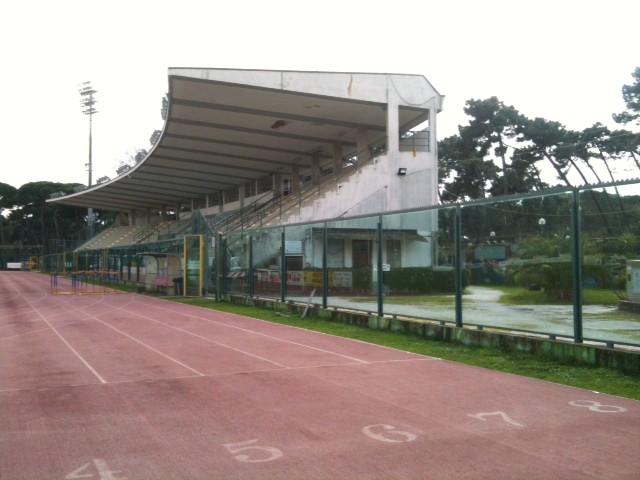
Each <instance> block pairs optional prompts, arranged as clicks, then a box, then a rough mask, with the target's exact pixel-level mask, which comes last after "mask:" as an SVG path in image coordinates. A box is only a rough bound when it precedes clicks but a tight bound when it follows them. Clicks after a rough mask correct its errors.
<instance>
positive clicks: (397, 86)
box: [49, 68, 444, 292]
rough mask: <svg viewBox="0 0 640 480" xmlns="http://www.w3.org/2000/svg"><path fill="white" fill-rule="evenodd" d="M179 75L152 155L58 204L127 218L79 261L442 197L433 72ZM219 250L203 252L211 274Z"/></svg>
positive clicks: (438, 102)
mask: <svg viewBox="0 0 640 480" xmlns="http://www.w3.org/2000/svg"><path fill="white" fill-rule="evenodd" d="M168 80H169V93H168V109H167V113H166V121H165V124H164V127H163V130H162V133H161V135H160V137H159V139H158V140H157V142H156V144H155V145H154V147H153V149H152V150H151V151H150V152H149V154H148V155H147V156H146V158H144V160H142V161H141V162H139V163H138V164H137V165H136V166H134V167H133V168H131V169H129V170H127V171H126V172H123V173H122V174H121V175H119V176H118V177H116V178H114V179H112V180H109V181H106V182H103V183H101V184H99V185H95V186H92V187H90V188H88V189H86V190H83V191H80V192H77V193H74V194H72V195H67V196H62V197H57V198H52V199H50V200H49V202H52V203H61V204H66V205H74V206H79V207H85V208H86V207H91V208H94V209H101V210H103V211H109V212H114V213H115V214H116V215H117V220H116V225H117V226H114V227H111V228H109V229H107V230H106V231H104V232H102V233H100V234H99V235H97V236H96V237H94V238H93V239H90V240H89V241H88V242H86V243H85V244H84V245H82V246H81V247H80V248H78V249H77V250H76V252H77V253H80V252H83V251H90V250H104V249H114V248H115V249H117V248H124V247H126V246H129V248H130V250H131V249H132V248H133V249H134V250H135V251H136V252H137V251H138V248H137V247H135V246H136V245H140V244H148V245H155V246H152V247H148V249H147V250H149V249H150V250H149V253H153V254H157V253H162V252H161V250H162V247H161V246H159V245H156V244H158V242H163V241H174V240H176V239H182V238H185V236H189V235H203V236H204V239H203V242H205V244H207V245H209V246H212V245H213V244H214V243H215V240H209V239H210V238H215V237H216V236H217V235H219V234H221V233H227V232H236V231H244V230H248V229H251V228H256V227H264V226H277V225H289V224H293V223H299V222H306V221H311V220H314V221H315V220H319V219H332V218H346V217H354V216H358V215H364V214H371V213H376V212H385V211H391V210H399V209H408V208H418V207H426V206H430V205H434V204H435V203H436V201H437V148H436V145H437V142H436V135H435V132H436V116H437V113H438V112H439V111H441V108H442V103H443V98H444V97H443V96H442V95H440V94H439V93H438V92H437V91H436V90H435V89H434V88H433V86H432V85H431V84H430V83H429V82H428V80H427V79H426V78H424V77H423V76H419V75H406V74H379V73H337V72H301V71H265V70H232V69H192V68H171V69H169V79H168ZM204 250H207V249H204ZM183 255H184V254H183ZM213 255H214V253H213V251H212V250H211V248H210V249H208V251H204V253H203V257H204V258H201V259H200V260H201V262H202V267H201V269H204V268H205V267H204V265H208V268H213V260H212V258H210V257H212V256H213ZM67 263H68V262H67ZM187 264H188V260H187V259H185V258H183V260H182V268H186V267H185V265H187ZM104 267H106V266H103V268H104ZM174 273H175V274H176V275H177V274H178V273H179V272H174ZM183 273H184V272H183ZM206 290H207V289H206V287H204V288H199V289H197V291H199V292H204V291H206Z"/></svg>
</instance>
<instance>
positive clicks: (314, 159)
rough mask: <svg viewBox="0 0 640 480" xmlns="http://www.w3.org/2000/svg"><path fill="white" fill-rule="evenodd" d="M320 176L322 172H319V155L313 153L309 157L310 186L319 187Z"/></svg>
mask: <svg viewBox="0 0 640 480" xmlns="http://www.w3.org/2000/svg"><path fill="white" fill-rule="evenodd" d="M321 175H322V172H321V171H320V155H319V154H318V153H314V154H313V155H312V156H311V184H312V185H319V184H320V176H321Z"/></svg>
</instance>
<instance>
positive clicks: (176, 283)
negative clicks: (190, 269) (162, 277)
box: [173, 277, 184, 295]
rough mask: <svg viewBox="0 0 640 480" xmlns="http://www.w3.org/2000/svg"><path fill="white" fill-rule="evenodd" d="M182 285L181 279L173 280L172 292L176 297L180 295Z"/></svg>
mask: <svg viewBox="0 0 640 480" xmlns="http://www.w3.org/2000/svg"><path fill="white" fill-rule="evenodd" d="M183 283H184V282H183V280H182V277H176V278H174V279H173V290H174V291H175V292H176V295H182V286H183Z"/></svg>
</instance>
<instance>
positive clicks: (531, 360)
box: [178, 297, 640, 400]
mask: <svg viewBox="0 0 640 480" xmlns="http://www.w3.org/2000/svg"><path fill="white" fill-rule="evenodd" d="M420 298H422V297H420ZM178 301H180V302H181V303H186V304H189V305H195V306H199V307H204V308H210V309H214V310H219V311H223V312H229V313H234V314H238V315H244V316H247V317H252V318H258V319H261V320H266V321H269V322H274V323H280V324H284V325H290V326H294V327H300V328H305V329H307V330H313V331H317V332H322V333H327V334H330V335H336V336H340V337H346V338H353V339H357V340H361V341H364V342H368V343H373V344H376V345H384V346H387V347H391V348H396V349H399V350H403V351H408V352H413V353H418V354H421V355H427V356H431V357H438V358H442V359H445V360H451V361H454V362H458V363H463V364H467V365H474V366H477V367H482V368H489V369H492V370H497V371H501V372H509V373H513V374H517V375H522V376H526V377H531V378H537V379H541V380H546V381H549V382H554V383H560V384H564V385H570V386H574V387H579V388H584V389H587V390H592V391H597V392H602V393H609V394H612V395H619V396H621V397H627V398H633V399H636V400H640V376H639V375H631V374H623V373H620V372H618V371H615V370H612V369H607V368H590V367H586V366H581V365H571V364H561V363H558V362H557V361H555V360H552V359H546V358H541V357H540V356H533V355H530V354H526V353H516V352H505V351H501V350H498V349H490V348H472V347H466V346H464V345H460V344H453V343H446V342H440V341H435V340H427V339H424V338H422V337H418V336H413V335H407V334H403V333H395V332H389V331H382V330H370V329H367V328H361V327H356V326H353V325H347V324H342V323H337V322H329V321H325V320H320V319H316V318H312V319H308V318H306V319H300V318H298V317H295V316H289V317H285V316H282V315H276V312H274V311H272V310H266V309H260V308H255V307H247V306H243V305H235V304H231V303H216V302H214V301H212V300H207V299H185V300H178Z"/></svg>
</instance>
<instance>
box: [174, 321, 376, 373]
mask: <svg viewBox="0 0 640 480" xmlns="http://www.w3.org/2000/svg"><path fill="white" fill-rule="evenodd" d="M224 313H226V312H224ZM179 314H180V315H183V316H185V317H192V318H195V319H197V320H204V321H205V322H209V323H213V324H216V325H222V326H224V327H228V328H235V329H236V330H241V331H243V332H247V333H251V334H254V335H259V336H262V337H266V338H269V339H271V340H275V341H279V342H283V343H290V344H291V345H296V346H298V347H303V348H309V349H311V350H317V351H319V352H323V353H328V354H329V355H336V356H339V357H343V358H346V359H348V360H353V361H354V362H360V363H369V362H368V361H367V360H362V359H360V358H356V357H351V356H349V355H343V354H341V353H338V352H333V351H331V350H325V349H323V348H319V347H313V346H311V345H306V344H304V343H299V342H294V341H292V340H285V339H283V338H278V337H274V336H272V335H267V334H266V333H260V332H256V331H255V330H249V329H247V328H243V327H238V326H236V325H230V324H228V323H223V322H220V321H217V320H210V319H208V318H204V317H200V316H198V315H193V314H190V313H184V312H179Z"/></svg>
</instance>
